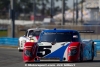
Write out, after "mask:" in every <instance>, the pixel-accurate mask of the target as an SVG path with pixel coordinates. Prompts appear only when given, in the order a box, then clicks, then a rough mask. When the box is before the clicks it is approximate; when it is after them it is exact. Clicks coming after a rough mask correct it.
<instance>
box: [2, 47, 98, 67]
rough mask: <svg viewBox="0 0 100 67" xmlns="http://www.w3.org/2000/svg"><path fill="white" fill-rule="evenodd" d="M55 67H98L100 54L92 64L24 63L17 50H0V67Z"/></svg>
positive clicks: (85, 62)
mask: <svg viewBox="0 0 100 67" xmlns="http://www.w3.org/2000/svg"><path fill="white" fill-rule="evenodd" d="M48 65H51V66H48ZM57 65H59V66H58V67H100V53H98V55H97V57H95V58H94V61H93V62H89V61H84V62H74V63H24V62H23V59H22V53H21V52H18V50H17V48H0V67H57ZM60 65H61V66H60ZM64 65H65V66H64Z"/></svg>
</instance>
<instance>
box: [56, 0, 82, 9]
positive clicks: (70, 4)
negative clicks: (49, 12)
mask: <svg viewBox="0 0 100 67" xmlns="http://www.w3.org/2000/svg"><path fill="white" fill-rule="evenodd" d="M75 1H76V0H75ZM80 1H81V0H78V2H80ZM58 5H59V6H61V2H57V3H55V6H58ZM67 5H68V6H69V7H70V8H72V7H73V0H68V2H67Z"/></svg>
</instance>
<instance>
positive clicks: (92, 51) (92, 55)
mask: <svg viewBox="0 0 100 67" xmlns="http://www.w3.org/2000/svg"><path fill="white" fill-rule="evenodd" d="M91 53H92V54H91V60H90V61H93V59H94V46H93V45H92V49H91Z"/></svg>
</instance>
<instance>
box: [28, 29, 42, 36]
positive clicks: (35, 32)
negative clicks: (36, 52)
mask: <svg viewBox="0 0 100 67" xmlns="http://www.w3.org/2000/svg"><path fill="white" fill-rule="evenodd" d="M40 33H41V31H34V30H30V31H29V33H28V36H29V35H33V36H39V35H40Z"/></svg>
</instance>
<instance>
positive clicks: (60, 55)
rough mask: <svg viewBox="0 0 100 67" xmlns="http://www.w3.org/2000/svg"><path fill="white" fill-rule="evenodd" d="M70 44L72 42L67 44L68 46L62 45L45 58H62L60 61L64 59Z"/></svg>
mask: <svg viewBox="0 0 100 67" xmlns="http://www.w3.org/2000/svg"><path fill="white" fill-rule="evenodd" d="M69 45H70V43H68V44H66V46H62V47H61V48H59V49H57V50H56V51H54V52H52V53H50V54H49V55H47V56H45V58H60V61H62V60H63V56H64V52H65V50H66V48H67V47H68V46H69Z"/></svg>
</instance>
